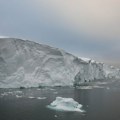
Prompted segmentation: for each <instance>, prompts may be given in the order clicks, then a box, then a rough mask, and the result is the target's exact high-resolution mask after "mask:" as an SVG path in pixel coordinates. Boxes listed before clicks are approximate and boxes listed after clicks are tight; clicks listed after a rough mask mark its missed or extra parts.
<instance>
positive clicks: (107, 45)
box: [0, 0, 120, 66]
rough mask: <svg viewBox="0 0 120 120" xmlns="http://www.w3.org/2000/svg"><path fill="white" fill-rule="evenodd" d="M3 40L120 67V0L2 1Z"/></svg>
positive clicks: (1, 26) (0, 28)
mask: <svg viewBox="0 0 120 120" xmlns="http://www.w3.org/2000/svg"><path fill="white" fill-rule="evenodd" d="M0 36H9V37H17V38H24V39H29V40H32V41H36V42H38V43H45V44H48V45H51V46H54V47H58V48H62V49H64V50H66V51H67V52H70V53H73V54H75V55H77V56H82V57H88V58H92V59H95V60H98V61H103V62H107V63H111V64H114V65H119V66H120V0H0Z"/></svg>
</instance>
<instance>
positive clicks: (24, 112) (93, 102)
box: [0, 81, 120, 120]
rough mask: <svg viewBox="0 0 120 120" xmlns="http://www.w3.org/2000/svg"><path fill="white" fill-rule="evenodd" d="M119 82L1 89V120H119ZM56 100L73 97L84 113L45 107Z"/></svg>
mask: <svg viewBox="0 0 120 120" xmlns="http://www.w3.org/2000/svg"><path fill="white" fill-rule="evenodd" d="M119 86H120V82H118V81H117V82H114V83H112V82H111V83H107V84H106V83H102V84H100V83H97V84H95V85H92V89H91V86H88V87H81V88H77V89H75V88H70V87H61V88H57V87H56V88H45V89H38V88H32V89H23V90H20V89H0V120H120V87H119ZM57 96H61V97H70V98H73V99H74V100H76V101H77V102H79V103H80V104H82V105H83V109H84V110H85V111H86V112H85V113H79V112H60V111H53V110H50V109H48V108H47V107H46V105H49V104H50V103H51V102H52V101H53V100H55V98H56V97H57Z"/></svg>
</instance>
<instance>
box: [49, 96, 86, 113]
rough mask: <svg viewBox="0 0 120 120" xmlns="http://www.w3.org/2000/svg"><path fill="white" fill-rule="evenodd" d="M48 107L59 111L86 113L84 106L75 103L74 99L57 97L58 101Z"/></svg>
mask: <svg viewBox="0 0 120 120" xmlns="http://www.w3.org/2000/svg"><path fill="white" fill-rule="evenodd" d="M47 107H48V108H50V109H53V110H57V111H68V112H84V110H82V105H81V104H79V103H78V102H76V101H74V99H73V98H62V97H56V100H55V101H53V102H52V103H51V104H50V105H48V106H47Z"/></svg>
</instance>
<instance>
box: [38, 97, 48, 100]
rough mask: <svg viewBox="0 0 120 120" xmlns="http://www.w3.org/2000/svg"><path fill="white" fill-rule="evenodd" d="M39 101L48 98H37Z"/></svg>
mask: <svg viewBox="0 0 120 120" xmlns="http://www.w3.org/2000/svg"><path fill="white" fill-rule="evenodd" d="M37 99H39V100H44V99H46V97H37Z"/></svg>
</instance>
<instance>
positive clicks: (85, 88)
mask: <svg viewBox="0 0 120 120" xmlns="http://www.w3.org/2000/svg"><path fill="white" fill-rule="evenodd" d="M77 89H83V90H89V89H93V87H92V86H80V87H78V88H77Z"/></svg>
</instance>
